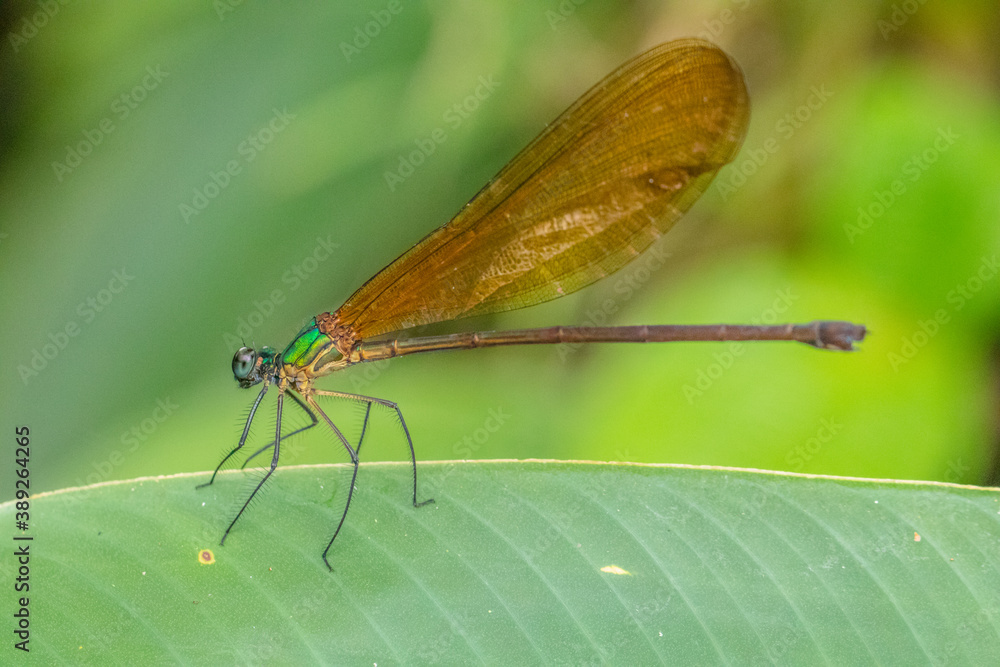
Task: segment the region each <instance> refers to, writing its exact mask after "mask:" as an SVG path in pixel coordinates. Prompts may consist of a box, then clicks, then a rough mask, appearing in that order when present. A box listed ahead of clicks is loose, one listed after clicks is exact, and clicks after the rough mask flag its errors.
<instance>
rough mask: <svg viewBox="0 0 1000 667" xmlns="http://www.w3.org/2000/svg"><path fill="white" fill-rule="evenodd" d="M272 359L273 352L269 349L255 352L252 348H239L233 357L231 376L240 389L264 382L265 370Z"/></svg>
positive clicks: (264, 348) (265, 348)
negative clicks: (234, 378)
mask: <svg viewBox="0 0 1000 667" xmlns="http://www.w3.org/2000/svg"><path fill="white" fill-rule="evenodd" d="M273 359H274V350H272V349H271V348H269V347H266V346H265V347H263V348H261V351H260V352H257V351H256V350H254V349H253V348H252V347H241V348H240V349H239V350H237V352H236V354H235V355H234V356H233V376H235V377H236V381H237V382H239V383H240V387H242V388H243V389H247V388H248V387H252V386H254V385H255V384H257V383H258V382H262V381H263V380H264V376H265V375H266V374H267V370H266V368H265V366H266V365H269V364H270V363H271V361H272V360H273Z"/></svg>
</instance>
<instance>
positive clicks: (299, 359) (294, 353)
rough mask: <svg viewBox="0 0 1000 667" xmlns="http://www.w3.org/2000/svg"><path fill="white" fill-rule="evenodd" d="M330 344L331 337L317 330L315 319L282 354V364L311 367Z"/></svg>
mask: <svg viewBox="0 0 1000 667" xmlns="http://www.w3.org/2000/svg"><path fill="white" fill-rule="evenodd" d="M329 344H330V337H329V336H327V335H326V334H324V333H320V331H319V329H317V328H316V320H315V319H313V320H312V321H310V322H309V324H307V325H306V326H304V327H303V328H302V330H301V331H300V332H299V334H298V335H297V336H296V337H295V340H293V341H292V342H291V343H290V344H289V345H288V347H286V348H285V351H284V352H282V353H281V362H282V363H284V364H292V365H293V366H297V367H298V368H305V367H306V366H309V365H310V364H311V363H312V362H313V361H314V360H315V359H316V356H317V355H318V354H320V352H322V350H323V348H324V347H326V346H327V345H329Z"/></svg>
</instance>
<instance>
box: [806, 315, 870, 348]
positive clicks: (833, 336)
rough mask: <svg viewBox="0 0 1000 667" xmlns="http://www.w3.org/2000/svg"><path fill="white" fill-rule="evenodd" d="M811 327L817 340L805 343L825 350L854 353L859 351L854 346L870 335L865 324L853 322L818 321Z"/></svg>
mask: <svg viewBox="0 0 1000 667" xmlns="http://www.w3.org/2000/svg"><path fill="white" fill-rule="evenodd" d="M810 327H811V328H812V329H813V331H814V332H815V338H813V339H812V340H808V341H803V342H804V343H808V344H809V345H812V346H813V347H818V348H820V349H824V350H840V351H842V352H853V351H854V350H855V349H857V348H855V347H854V344H855V343H860V342H861V341H863V340H864V339H865V336H866V335H867V334H868V329H866V328H865V326H864V325H863V324H854V323H853V322H839V321H817V322H812V323H811V324H810Z"/></svg>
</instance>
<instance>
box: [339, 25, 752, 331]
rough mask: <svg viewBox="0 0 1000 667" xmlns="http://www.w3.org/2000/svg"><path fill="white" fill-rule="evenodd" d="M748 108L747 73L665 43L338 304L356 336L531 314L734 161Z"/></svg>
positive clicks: (649, 237)
mask: <svg viewBox="0 0 1000 667" xmlns="http://www.w3.org/2000/svg"><path fill="white" fill-rule="evenodd" d="M749 117H750V109H749V100H748V97H747V91H746V85H745V83H744V81H743V74H742V72H741V71H740V69H739V66H738V65H737V64H736V63H735V62H733V61H732V59H730V58H729V56H728V55H726V53H725V52H724V51H722V50H721V49H719V48H718V47H717V46H715V45H713V44H711V43H709V42H704V41H701V40H695V39H684V40H678V41H674V42H669V43H667V44H661V45H660V46H657V47H655V48H653V49H650V50H649V51H647V52H645V53H643V54H642V55H640V56H638V57H636V58H634V59H633V60H631V61H629V62H627V63H625V64H624V65H622V66H621V67H620V68H618V69H617V70H616V71H614V72H612V73H611V74H610V75H608V76H607V77H606V78H605V79H604V80H603V81H601V82H600V83H598V84H597V85H596V86H594V87H593V88H591V89H590V90H589V91H588V92H587V93H586V94H585V95H584V96H583V97H581V98H580V99H579V100H578V101H577V102H576V103H575V104H574V105H573V106H571V107H570V108H569V109H567V110H566V111H565V112H564V113H563V114H562V115H561V116H560V117H559V118H558V119H557V120H556V121H555V122H554V123H552V124H551V125H549V126H548V127H547V128H546V129H545V131H544V132H542V133H541V135H539V136H538V137H537V138H536V139H535V140H534V141H532V142H531V144H529V145H528V147H527V148H525V149H524V150H523V151H521V153H520V154H519V155H518V156H517V157H516V158H514V160H512V161H511V162H510V163H509V164H508V165H507V166H506V167H504V168H503V170H502V171H501V172H500V173H499V174H498V175H497V177H496V178H494V179H493V181H491V182H490V183H489V184H488V185H487V186H486V187H485V188H483V189H482V190H481V191H480V192H479V194H477V195H476V196H475V197H473V198H472V201H470V202H469V203H468V204H466V206H465V207H464V208H463V209H462V210H461V211H460V212H459V213H458V215H456V216H455V217H454V218H453V219H452V220H451V221H450V222H449V223H447V224H446V225H444V226H443V227H440V228H439V229H437V230H435V231H434V232H432V233H431V234H429V235H428V236H426V237H425V238H424V239H423V240H422V241H420V242H419V243H418V244H417V245H415V246H413V248H411V249H410V250H408V251H407V252H406V253H404V254H403V255H402V256H401V257H399V258H398V259H397V260H396V261H394V262H393V263H392V264H390V265H389V266H387V267H386V268H385V269H383V270H382V271H380V272H379V273H378V274H377V275H375V276H374V277H373V278H372V279H371V280H369V281H368V282H367V283H365V284H364V285H363V286H362V287H361V289H359V290H358V291H357V292H355V294H354V295H353V296H352V297H351V298H350V299H348V300H347V302H346V303H345V304H344V305H343V306H341V307H340V309H339V310H338V311H337V313H336V315H337V317H338V319H339V321H340V323H342V324H344V325H347V326H349V327H351V328H353V330H354V333H355V335H356V336H357V337H358V338H368V337H370V336H377V335H379V334H383V333H386V332H390V331H396V330H399V329H407V328H410V327H414V326H419V325H422V324H429V323H431V322H441V321H444V320H451V319H455V318H459V317H466V316H470V315H479V314H483V313H492V312H497V311H503V310H513V309H515V308H523V307H525V306H530V305H533V304H536V303H540V302H542V301H548V300H549V299H555V298H556V297H560V296H562V295H564V294H569V293H570V292H574V291H576V290H578V289H580V288H581V287H584V286H586V285H589V284H591V283H593V282H595V281H597V280H600V279H601V278H603V277H605V276H607V275H608V274H610V273H612V272H614V271H617V270H618V269H620V268H621V267H623V266H624V265H625V264H627V263H628V262H629V261H631V260H632V259H634V258H635V257H636V256H637V255H639V253H641V252H642V251H643V250H645V249H646V248H648V247H649V245H650V244H651V243H652V242H653V241H655V240H656V239H657V238H659V237H660V236H661V235H662V234H664V233H665V232H667V231H668V230H669V229H670V228H671V227H672V226H673V224H674V222H676V221H677V219H678V218H680V217H681V215H683V214H684V212H685V211H687V209H688V208H690V206H691V205H692V204H693V203H694V202H695V200H696V199H698V197H699V195H701V193H702V192H703V191H704V190H705V189H706V188H707V187H708V185H709V183H710V182H711V181H712V178H713V177H714V176H715V174H716V172H717V171H718V170H719V168H721V167H722V166H723V165H725V164H726V163H728V162H730V161H731V160H732V159H733V158H734V157H735V156H736V153H737V151H738V150H739V147H740V144H742V142H743V137H744V135H745V134H746V128H747V124H748V122H749Z"/></svg>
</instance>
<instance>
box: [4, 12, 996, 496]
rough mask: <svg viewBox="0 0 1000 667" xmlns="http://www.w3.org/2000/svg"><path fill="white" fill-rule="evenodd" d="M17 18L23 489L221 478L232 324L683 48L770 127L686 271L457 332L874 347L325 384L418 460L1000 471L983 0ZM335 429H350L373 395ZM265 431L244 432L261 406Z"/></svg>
mask: <svg viewBox="0 0 1000 667" xmlns="http://www.w3.org/2000/svg"><path fill="white" fill-rule="evenodd" d="M0 11H2V12H3V13H2V17H0V21H2V23H3V25H2V27H3V35H4V43H3V45H2V47H0V95H2V107H0V118H2V130H0V142H2V144H0V151H2V154H0V285H2V289H0V313H2V317H0V349H2V350H3V371H4V374H5V375H4V381H3V382H2V383H0V387H2V388H0V392H2V394H0V396H2V398H0V405H2V418H3V420H2V421H3V429H4V431H3V432H4V433H6V434H7V438H8V445H9V446H8V448H7V450H6V451H7V452H8V454H7V456H8V457H9V459H10V460H12V459H13V436H12V433H13V429H14V427H15V426H16V425H28V426H29V427H30V428H31V433H32V444H33V445H34V446H33V448H32V460H31V467H32V476H33V480H32V481H33V487H32V490H33V491H41V490H48V489H55V488H60V487H64V486H71V485H77V484H84V483H88V482H95V481H99V480H104V479H122V478H129V477H134V476H139V475H154V474H166V473H174V472H180V471H197V470H209V469H211V468H213V467H214V465H215V464H216V463H217V461H218V458H219V456H220V454H221V453H223V452H224V451H226V450H227V449H228V448H229V447H231V446H232V444H233V443H235V440H236V438H237V437H238V432H239V426H238V423H239V422H240V420H241V419H242V417H243V415H244V414H245V411H246V409H247V408H248V406H249V404H250V402H251V401H252V399H253V395H254V394H253V393H251V392H249V391H245V390H240V389H238V388H237V387H236V384H235V382H234V381H233V378H232V374H231V372H230V361H231V358H232V355H233V352H234V351H235V348H236V347H238V346H239V342H238V341H239V340H241V339H245V340H246V341H247V342H248V343H255V344H257V345H261V344H270V345H272V346H278V347H281V346H284V345H285V344H287V342H288V341H289V340H291V338H292V336H293V335H294V334H295V332H296V331H297V330H298V329H299V327H300V326H301V325H302V324H303V323H304V322H305V321H306V320H307V319H308V318H310V317H312V316H313V315H315V314H317V313H319V312H323V311H325V310H332V309H334V308H336V307H337V306H338V305H340V303H341V302H342V301H343V300H344V299H346V297H347V296H349V295H350V294H351V293H352V292H353V291H354V290H355V289H356V288H357V287H358V286H359V285H360V284H361V283H362V282H363V281H364V280H365V279H367V278H368V277H369V276H371V275H372V274H373V273H374V272H376V271H377V270H379V269H380V268H382V267H383V266H384V265H385V264H387V263H388V262H390V261H391V260H392V259H394V258H395V257H396V256H397V255H398V254H399V253H401V252H402V251H404V250H405V249H406V248H408V247H409V246H410V245H411V244H413V243H414V242H415V241H417V240H418V239H419V238H421V237H422V236H423V235H424V234H426V233H427V232H429V231H430V230H431V229H433V228H434V227H437V226H438V225H440V224H442V223H443V222H445V221H446V220H447V219H448V218H450V217H451V216H452V215H453V214H454V213H455V212H456V211H457V210H458V209H459V208H460V207H461V206H462V205H463V204H464V203H465V202H466V201H467V200H468V199H469V198H470V197H471V196H472V195H473V194H475V193H476V191H477V190H479V188H480V187H481V186H482V185H483V184H484V183H486V181H487V180H488V179H489V178H491V177H492V176H493V175H494V174H495V173H496V172H497V171H498V170H499V169H500V168H501V167H502V166H503V165H504V164H505V163H506V162H507V161H508V160H509V159H510V158H512V157H513V156H514V155H515V154H516V153H517V152H518V151H519V150H520V149H521V148H522V147H523V146H524V145H525V144H526V143H527V142H528V141H529V140H530V139H531V138H532V137H533V136H534V135H535V134H536V133H537V132H539V131H540V130H541V129H542V128H543V127H544V126H545V124H546V123H547V122H549V121H551V120H553V119H554V118H555V117H556V116H557V115H558V114H559V113H560V112H561V111H562V110H563V109H564V108H565V107H566V106H568V105H569V104H570V103H572V102H573V101H574V100H575V99H576V97H577V96H578V95H580V94H581V93H583V92H584V91H585V90H586V89H587V88H588V87H590V86H591V85H592V84H593V83H595V82H596V81H598V80H599V79H600V78H601V77H603V76H604V75H605V74H607V73H608V72H610V71H611V70H612V69H614V68H615V67H617V66H618V65H619V64H621V63H622V62H624V61H625V60H627V59H629V58H631V57H633V56H635V55H636V54H638V53H640V52H641V51H643V50H644V49H646V48H649V47H651V46H653V45H655V44H657V43H660V42H663V41H666V40H670V39H673V38H676V37H681V36H690V35H700V36H702V37H706V38H709V39H712V40H713V41H715V42H717V43H719V44H721V45H722V46H723V47H724V48H725V49H726V50H728V51H729V52H730V53H731V54H732V55H733V56H734V57H735V58H736V60H737V61H738V62H739V63H740V64H741V66H742V67H743V70H744V72H745V75H746V79H747V84H748V87H749V89H750V93H751V100H752V107H753V115H752V120H751V125H750V132H749V135H748V137H747V140H746V142H745V144H744V147H743V151H742V152H741V154H740V157H739V158H738V159H737V161H736V163H735V164H734V165H733V166H730V167H728V168H726V169H724V170H723V171H722V173H721V174H720V175H719V177H718V178H717V179H716V182H715V184H713V186H712V187H711V188H710V189H709V191H708V192H706V194H705V195H704V196H703V198H702V200H701V201H699V202H698V203H697V204H696V205H695V207H694V208H693V209H692V211H691V212H690V213H689V214H688V215H687V216H686V218H685V219H684V220H682V221H681V222H680V223H679V224H678V226H677V227H676V228H675V229H674V231H673V232H671V234H670V235H669V236H668V237H667V238H666V239H665V240H664V242H663V243H662V244H661V245H660V246H658V249H657V252H659V253H660V254H661V255H662V254H667V255H669V258H668V259H667V260H666V261H665V262H660V261H658V260H657V258H656V255H646V256H644V257H642V258H640V259H638V260H637V261H636V262H634V263H633V265H631V266H629V267H626V268H625V269H624V270H623V271H622V272H620V273H619V274H616V275H615V276H613V277H611V278H609V279H607V280H605V281H604V282H602V283H600V284H598V285H597V286H594V287H591V288H588V289H586V290H583V291H582V292H580V293H577V294H574V295H572V296H570V297H567V298H564V299H560V300H558V301H556V302H552V303H549V304H546V305H543V306H539V307H536V308H533V309H529V310H526V311H519V312H515V313H509V314H504V315H502V316H496V317H490V318H482V319H479V320H476V321H468V322H455V323H451V325H450V326H448V327H444V328H442V329H436V331H438V330H446V331H459V330H469V329H472V328H473V327H476V328H517V327H526V326H547V325H552V324H583V323H602V322H603V321H607V322H608V323H614V324H642V323H646V324H655V323H713V322H751V321H765V322H770V321H774V320H777V321H809V320H812V319H816V318H830V319H849V320H852V321H855V322H861V323H864V324H866V325H867V326H868V327H869V328H870V329H871V331H872V335H871V337H870V338H869V340H867V341H865V343H864V345H863V346H862V348H861V351H860V352H857V353H855V354H835V353H824V352H819V351H816V350H813V349H811V348H808V347H806V346H801V345H791V344H760V345H753V346H746V347H743V348H738V349H737V350H736V351H735V352H734V351H732V350H731V349H730V348H729V347H728V346H726V345H721V344H677V345H659V346H635V345H631V346H630V345H619V346H614V345H603V346H590V347H585V348H580V349H575V350H573V349H569V348H565V347H563V348H555V347H550V348H548V349H541V348H536V349H510V348H508V349H495V350H488V351H471V352H454V353H439V354H432V355H416V356H413V357H407V358H402V359H398V360H395V361H393V362H391V363H388V364H383V365H379V366H375V367H366V366H359V367H355V368H353V369H351V370H349V371H346V372H344V373H341V374H340V375H335V376H332V377H329V378H327V379H325V380H324V381H323V382H321V386H322V387H325V388H330V389H340V390H344V391H356V392H361V393H368V394H371V395H375V396H379V397H383V398H388V399H391V400H394V401H397V402H398V403H399V404H400V406H401V407H402V409H403V412H404V415H405V416H406V418H407V421H408V424H409V426H410V430H411V432H412V434H413V437H414V440H415V443H416V447H417V455H418V458H419V459H421V460H433V459H453V458H527V457H543V458H547V457H555V458H574V459H598V460H632V461H665V462H681V463H691V464H712V465H727V466H743V467H755V468H767V469H781V470H793V471H803V472H813V473H829V474H837V475H859V476H874V477H892V478H921V479H936V480H947V481H956V482H971V483H983V482H987V483H989V482H995V481H996V479H997V477H996V467H997V453H996V452H997V445H998V442H1000V439H998V408H997V406H998V386H997V385H998V370H1000V363H998V349H1000V347H998V341H1000V335H998V331H1000V329H998V324H1000V310H998V307H997V306H998V295H1000V279H998V276H997V267H996V262H997V253H998V248H1000V225H998V222H1000V185H998V184H1000V107H998V97H1000V95H998V88H1000V74H998V71H1000V68H998V65H1000V40H998V38H997V35H998V34H1000V18H998V13H997V12H996V6H995V3H994V2H988V1H985V0H984V1H982V2H964V3H926V4H922V3H919V2H916V1H915V0H914V1H911V2H895V3H889V2H882V3H865V2H847V3H833V4H831V3H826V2H818V1H810V2H792V1H791V0H789V1H786V2H765V1H757V2H736V1H717V2H698V3H678V2H653V1H649V2H615V3H600V2H596V1H591V2H570V1H569V0H562V1H561V2H556V1H555V0H553V1H551V2H542V3H531V4H530V6H529V5H525V4H523V3H494V2H488V3H487V2H475V3H469V2H439V3H431V4H428V5H425V4H423V3H410V2H402V3H397V2H385V1H376V2H364V3H362V2H352V3H252V2H242V3H241V2H230V1H227V0H219V1H217V2H215V3H212V2H163V3H141V4H136V5H133V4H131V3H125V4H123V3H111V4H108V3H93V4H92V3H86V2H68V3H66V4H62V3H59V2H56V1H53V2H40V3H34V2H21V3H13V4H11V3H4V9H3V10H0ZM484 80H485V81H489V82H490V86H488V87H485V86H483V85H482V81H484ZM477 87H478V88H479V93H480V95H479V98H476V97H475V94H476V92H477ZM470 96H471V97H470ZM456 105H458V108H457V109H456V108H455V107H456ZM435 130H440V132H439V133H438V134H437V136H438V137H440V136H444V141H443V142H438V143H435V144H434V147H435V148H434V151H433V152H432V153H430V154H429V155H426V156H422V159H420V160H419V161H420V164H418V165H415V166H414V167H413V169H412V173H409V170H407V169H406V168H405V166H404V167H403V168H402V169H401V160H408V159H409V158H407V157H404V156H409V155H410V154H411V153H413V151H415V150H418V147H419V145H420V144H423V145H424V146H425V147H426V146H427V140H428V138H429V137H431V135H432V133H434V131H435ZM442 133H443V134H442ZM227 170H228V173H227ZM387 173H395V174H396V175H397V176H400V177H401V178H400V179H390V178H387V176H386V174H387ZM390 181H391V182H390ZM609 303H610V306H608V304H609ZM612 311H613V312H612ZM335 413H336V414H338V415H340V418H342V419H344V420H345V423H346V424H348V426H349V428H350V429H354V430H355V431H356V428H357V425H358V424H357V422H358V416H357V414H356V411H355V410H352V409H346V410H344V411H342V413H341V412H336V411H335ZM266 414H267V415H268V417H267V418H265V419H264V420H263V421H262V422H261V428H259V429H258V441H259V439H260V438H261V437H263V436H261V435H260V433H262V432H263V433H265V434H266V433H267V432H268V431H269V430H270V428H272V427H271V426H270V424H273V399H272V402H269V403H268V405H267V407H266ZM267 419H270V420H271V421H270V422H268V421H267ZM366 443H367V444H366V448H368V449H367V451H366V452H365V453H364V454H365V455H364V457H363V458H366V459H368V460H372V459H403V458H405V449H404V447H403V446H402V444H401V442H400V441H399V437H398V433H397V432H396V431H395V430H394V427H393V425H392V420H391V419H390V417H389V416H388V415H385V414H382V415H379V416H378V419H377V420H376V424H375V430H374V431H373V432H372V437H371V440H366ZM299 444H300V445H301V446H296V447H294V448H290V451H289V455H288V457H287V459H286V462H287V463H291V462H295V463H309V462H322V461H329V460H332V456H331V453H330V449H329V447H330V440H329V438H327V437H321V436H318V435H313V436H309V437H305V438H303V439H302V440H301V441H300V443H299ZM3 465H4V466H5V467H6V465H7V464H6V463H4V464H3ZM12 485H13V482H12V476H7V475H5V476H4V478H3V480H2V481H0V489H2V490H3V492H4V496H5V497H7V496H8V495H9V490H10V489H11V488H12Z"/></svg>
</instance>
